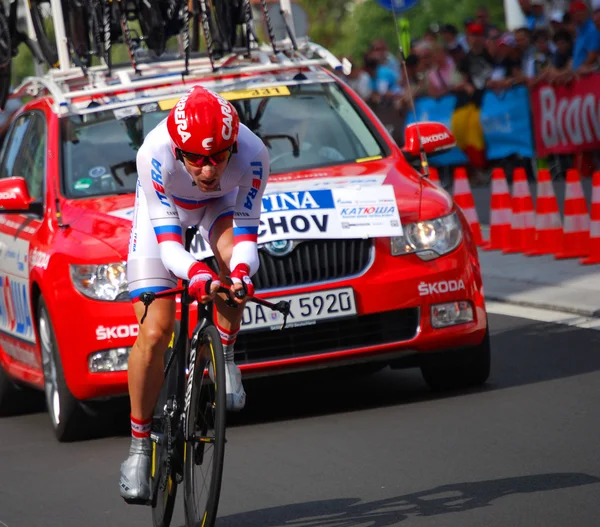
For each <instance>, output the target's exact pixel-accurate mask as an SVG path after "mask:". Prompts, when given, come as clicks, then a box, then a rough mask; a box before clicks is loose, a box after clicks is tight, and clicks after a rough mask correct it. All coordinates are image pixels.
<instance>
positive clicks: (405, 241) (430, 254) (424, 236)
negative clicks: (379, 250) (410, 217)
mask: <svg viewBox="0 0 600 527" xmlns="http://www.w3.org/2000/svg"><path fill="white" fill-rule="evenodd" d="M462 235H463V233H462V227H461V224H460V220H459V219H458V216H457V214H456V212H453V213H452V214H450V215H448V216H443V217H442V218H437V219H435V220H427V221H420V222H418V223H409V224H407V225H405V226H404V235H403V236H395V237H393V238H392V239H391V251H392V256H399V255H401V254H411V253H416V254H417V256H418V257H419V258H421V259H422V260H425V261H428V260H433V259H434V258H438V257H440V256H442V255H444V254H447V253H449V252H451V251H453V250H454V249H456V248H457V247H458V245H459V244H460V242H461V241H462Z"/></svg>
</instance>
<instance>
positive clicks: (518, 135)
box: [406, 86, 534, 166]
mask: <svg viewBox="0 0 600 527" xmlns="http://www.w3.org/2000/svg"><path fill="white" fill-rule="evenodd" d="M415 108H416V113H417V120H418V121H419V122H421V121H436V122H439V123H442V124H444V125H446V126H447V127H448V128H449V129H450V130H452V125H451V123H452V114H453V113H454V110H455V108H456V96H454V95H446V96H444V97H440V98H439V99H433V98H431V97H419V98H418V99H417V100H416V101H415ZM480 119H481V126H482V128H483V137H484V140H485V144H486V157H487V159H491V160H494V159H503V158H505V157H508V156H510V155H515V154H518V155H521V156H523V157H533V155H534V149H533V134H532V126H531V112H530V106H529V92H528V90H527V88H526V87H525V86H516V87H514V88H511V89H510V90H506V91H502V92H492V91H486V92H485V93H484V96H483V101H482V105H481V114H480ZM414 122H415V118H414V115H413V113H412V112H409V114H408V115H407V117H406V124H410V123H414ZM430 163H431V164H432V165H434V166H448V165H464V164H467V163H468V160H467V157H466V156H465V154H464V153H463V152H462V151H461V150H460V149H459V148H453V149H452V150H450V151H449V152H446V153H444V154H441V155H436V156H431V159H430Z"/></svg>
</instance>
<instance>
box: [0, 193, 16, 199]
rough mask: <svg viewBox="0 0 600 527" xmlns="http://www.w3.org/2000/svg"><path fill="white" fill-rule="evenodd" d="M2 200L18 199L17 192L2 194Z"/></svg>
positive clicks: (0, 194) (0, 196)
mask: <svg viewBox="0 0 600 527" xmlns="http://www.w3.org/2000/svg"><path fill="white" fill-rule="evenodd" d="M0 199H17V194H16V193H15V192H0Z"/></svg>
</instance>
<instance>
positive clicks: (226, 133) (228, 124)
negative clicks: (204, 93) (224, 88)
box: [208, 91, 233, 141]
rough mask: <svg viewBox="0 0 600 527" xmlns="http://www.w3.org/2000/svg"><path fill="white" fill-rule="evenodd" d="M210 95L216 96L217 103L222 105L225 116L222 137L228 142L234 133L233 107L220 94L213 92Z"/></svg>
mask: <svg viewBox="0 0 600 527" xmlns="http://www.w3.org/2000/svg"><path fill="white" fill-rule="evenodd" d="M208 93H210V94H211V95H212V96H214V97H215V99H217V101H219V104H220V105H221V113H222V114H223V126H222V127H221V137H223V139H224V140H225V141H227V140H228V139H231V134H232V132H233V128H232V126H233V115H232V113H231V105H230V104H229V103H228V102H227V101H226V100H225V99H223V97H221V96H220V95H219V94H218V93H215V92H212V91H209V92H208Z"/></svg>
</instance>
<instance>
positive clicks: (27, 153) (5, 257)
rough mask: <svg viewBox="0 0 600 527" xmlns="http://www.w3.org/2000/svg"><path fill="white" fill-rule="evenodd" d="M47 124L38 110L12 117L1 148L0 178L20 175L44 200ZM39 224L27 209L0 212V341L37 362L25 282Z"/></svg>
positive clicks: (34, 194) (34, 195)
mask: <svg viewBox="0 0 600 527" xmlns="http://www.w3.org/2000/svg"><path fill="white" fill-rule="evenodd" d="M46 147H47V127H46V120H45V117H44V114H43V113H42V112H40V111H35V110H34V111H29V112H26V113H24V114H22V115H20V116H19V117H17V119H16V120H15V121H14V123H13V125H12V127H11V129H10V131H9V134H8V137H7V138H6V141H5V143H4V145H3V148H2V152H1V153H0V179H3V178H9V177H23V178H24V179H25V180H26V181H27V187H28V189H29V194H30V196H31V197H32V198H33V199H34V200H36V201H40V202H42V201H43V196H44V191H45V189H44V180H45V173H46V150H47V148H46ZM40 225H41V218H39V217H37V216H34V215H32V214H27V213H24V214H7V213H3V214H0V345H1V346H2V348H3V350H4V352H5V353H7V354H8V355H10V356H11V357H12V358H13V359H16V360H18V361H20V362H23V363H25V364H28V365H30V366H34V367H39V366H40V364H39V360H38V359H37V358H36V354H35V352H34V350H35V344H36V334H35V331H34V322H33V321H34V319H33V313H32V310H31V294H30V285H29V268H30V266H29V262H28V254H29V246H30V243H31V240H32V238H33V237H34V236H35V234H36V232H37V230H38V228H39V227H40Z"/></svg>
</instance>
